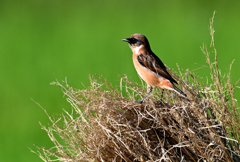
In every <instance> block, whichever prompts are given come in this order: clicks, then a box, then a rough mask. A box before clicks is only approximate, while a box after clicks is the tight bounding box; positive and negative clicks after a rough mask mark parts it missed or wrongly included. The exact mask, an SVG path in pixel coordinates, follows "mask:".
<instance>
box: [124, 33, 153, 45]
mask: <svg viewBox="0 0 240 162" xmlns="http://www.w3.org/2000/svg"><path fill="white" fill-rule="evenodd" d="M123 41H125V42H128V43H129V45H130V46H132V47H139V46H141V45H143V46H145V47H146V48H148V47H149V48H150V46H149V43H148V40H147V38H146V37H145V36H144V35H142V34H133V35H131V36H130V37H128V38H126V39H123Z"/></svg>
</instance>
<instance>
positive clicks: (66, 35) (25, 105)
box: [0, 0, 240, 162]
mask: <svg viewBox="0 0 240 162" xmlns="http://www.w3.org/2000/svg"><path fill="white" fill-rule="evenodd" d="M239 6H240V1H235V2H234V1H227V0H225V1H219V0H216V1H208V0H205V1H201V2H200V1H192V0H185V1H183V0H182V1H181V0H180V1H174V0H173V1H163V0H159V1H153V0H149V1H146V0H144V1H143V0H138V1H131V0H130V1H129V0H121V1H114V0H106V1H100V0H99V1H96V0H95V1H90V0H89V1H81V0H65V1H64V0H31V1H30V0H28V1H27V0H22V1H17V0H5V1H4V0H1V1H0V69H1V79H0V97H1V113H0V123H1V133H0V139H1V144H0V147H1V149H0V161H24V162H27V161H29V162H30V161H31V162H32V161H36V162H38V161H39V162H40V161H41V160H40V158H39V157H38V156H37V155H35V154H33V153H31V152H30V150H29V148H32V149H34V150H35V147H34V145H37V146H46V147H48V148H50V147H52V146H53V144H52V143H51V142H50V140H49V139H48V136H47V133H46V132H44V131H43V130H42V129H41V127H40V125H39V121H40V122H41V123H42V124H43V125H46V126H47V125H48V123H50V122H49V120H48V117H47V116H46V114H45V113H44V111H43V110H42V109H41V108H40V107H39V106H38V105H37V104H36V103H35V102H33V101H32V100H31V98H32V99H34V100H35V101H37V102H39V103H40V104H41V105H42V106H43V107H44V108H45V109H46V110H47V111H48V113H49V114H50V115H54V114H60V113H62V112H63V109H66V110H71V107H70V105H69V104H68V103H67V101H66V100H65V98H64V97H63V94H62V92H61V90H60V88H58V87H56V86H51V85H50V84H49V83H50V82H52V81H54V80H55V78H57V79H58V80H64V79H65V77H67V78H68V83H69V84H70V85H71V86H73V87H75V88H81V89H82V88H84V86H86V87H87V86H89V79H88V74H99V75H102V76H103V77H105V78H106V79H107V80H108V81H109V82H110V83H112V84H113V85H114V86H119V83H120V78H119V76H118V75H119V74H120V75H124V74H127V75H128V76H129V77H130V78H132V79H133V80H135V81H137V82H139V83H140V80H139V78H138V76H137V73H136V71H135V69H134V67H133V63H132V55H131V51H130V49H129V47H128V45H127V43H125V42H122V41H121V39H123V38H127V37H128V36H129V35H131V34H134V33H142V34H144V35H146V36H147V37H148V39H149V41H150V43H151V47H152V50H153V51H154V52H155V53H156V54H157V55H158V56H159V57H160V58H161V59H162V61H163V62H164V63H165V64H166V65H167V66H169V67H170V68H172V69H174V70H175V71H177V66H176V63H178V64H179V65H180V66H181V67H182V68H184V69H189V70H194V69H197V70H195V71H194V72H195V73H197V74H199V75H200V76H202V77H203V78H204V79H205V80H207V79H210V78H209V70H208V68H206V67H204V66H206V60H205V56H204V55H203V53H202V52H201V50H200V46H202V44H203V43H206V44H207V46H208V47H209V44H210V36H209V20H210V18H211V17H212V14H213V11H214V10H216V11H217V12H216V16H215V20H214V26H215V30H216V33H215V43H216V48H217V51H218V61H219V62H218V63H219V68H220V69H221V72H222V73H227V72H228V71H229V65H230V63H231V62H232V60H233V59H235V63H234V64H233V68H232V73H231V77H232V83H235V82H236V81H237V79H238V78H239V69H240V58H239V54H240V48H239V42H240V32H239V29H240V21H239V20H240V10H239ZM211 58H213V57H211ZM199 67H203V68H200V69H198V68H199ZM235 94H236V98H237V99H238V98H239V97H240V91H239V89H237V90H236V93H235Z"/></svg>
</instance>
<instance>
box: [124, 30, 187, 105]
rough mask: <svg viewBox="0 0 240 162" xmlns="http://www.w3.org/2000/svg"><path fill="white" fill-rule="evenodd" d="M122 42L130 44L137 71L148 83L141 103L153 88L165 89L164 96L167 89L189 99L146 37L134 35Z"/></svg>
mask: <svg viewBox="0 0 240 162" xmlns="http://www.w3.org/2000/svg"><path fill="white" fill-rule="evenodd" d="M122 41H125V42H128V44H129V47H130V48H131V50H132V52H133V56H132V57H133V64H134V66H135V69H136V71H137V73H138V75H139V76H140V77H141V78H142V79H143V80H144V81H145V82H146V83H147V89H148V91H147V94H146V95H145V96H144V97H143V98H142V100H141V101H140V102H139V103H143V100H144V99H145V98H146V97H147V96H148V95H149V94H150V93H151V92H152V89H153V87H156V88H161V89H163V90H162V95H163V91H164V89H167V90H171V91H175V92H176V93H177V94H179V95H180V96H183V97H185V98H187V95H186V94H185V93H184V92H182V91H181V90H180V89H178V88H177V87H176V86H175V85H174V84H178V83H177V81H176V80H174V79H173V77H172V76H171V75H170V74H169V73H168V71H167V69H166V66H165V65H164V64H163V62H162V61H161V60H160V59H159V58H158V57H157V55H155V54H154V53H153V52H152V50H151V48H150V44H149V41H148V39H147V38H146V37H145V36H144V35H142V34H133V35H131V36H129V37H128V38H126V39H122ZM160 102H161V100H160Z"/></svg>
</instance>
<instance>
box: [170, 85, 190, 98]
mask: <svg viewBox="0 0 240 162" xmlns="http://www.w3.org/2000/svg"><path fill="white" fill-rule="evenodd" d="M173 86H174V90H175V92H177V93H178V94H180V95H182V96H184V97H187V95H186V94H185V93H184V92H183V91H181V90H180V89H178V88H177V87H176V86H175V85H173Z"/></svg>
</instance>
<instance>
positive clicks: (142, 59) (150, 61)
mask: <svg viewBox="0 0 240 162" xmlns="http://www.w3.org/2000/svg"><path fill="white" fill-rule="evenodd" d="M137 60H138V62H139V63H140V64H141V65H142V66H144V67H145V68H148V69H149V70H151V71H153V72H155V73H157V74H158V75H160V76H162V77H164V78H166V79H168V80H170V81H171V82H174V83H176V84H178V83H177V82H176V81H175V80H174V79H173V78H172V76H171V75H170V74H169V73H168V72H167V70H166V67H165V65H164V64H163V63H162V61H161V60H160V59H159V58H158V57H157V56H156V55H155V54H151V55H143V54H140V55H138V56H137Z"/></svg>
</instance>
